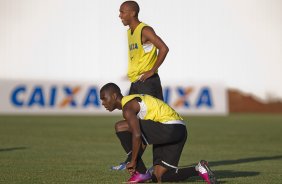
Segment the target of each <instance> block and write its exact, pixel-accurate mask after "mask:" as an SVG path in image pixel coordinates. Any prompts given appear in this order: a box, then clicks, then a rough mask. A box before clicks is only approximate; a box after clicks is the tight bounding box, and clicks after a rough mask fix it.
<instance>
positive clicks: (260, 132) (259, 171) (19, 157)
mask: <svg viewBox="0 0 282 184" xmlns="http://www.w3.org/2000/svg"><path fill="white" fill-rule="evenodd" d="M119 119H120V117H117V116H113V117H100V116H91V117H89V116H87V117H85V116H79V117H77V116H68V117H63V116H14V117H12V116H0V183H3V184H12V183H26V184H33V183H34V184H41V183H46V184H51V183H54V184H55V183H56V184H61V183H66V184H68V183H76V184H77V183H122V182H123V181H126V180H127V179H128V177H129V175H128V173H127V172H125V171H110V170H109V167H110V166H111V165H112V164H117V163H118V162H120V161H123V160H124V158H125V156H124V152H123V150H122V148H121V146H120V144H119V142H118V140H117V138H116V136H115V133H114V122H116V121H117V120H119ZM185 120H186V122H187V124H188V129H189V130H188V131H189V140H188V142H187V143H186V146H185V148H184V151H183V154H182V157H181V161H180V165H190V164H195V163H196V162H198V161H199V160H201V159H206V160H208V161H209V163H210V166H211V168H212V169H213V170H214V171H215V173H216V175H217V177H218V180H219V181H220V183H228V184H229V183H230V184H234V183H238V184H242V183H255V184H258V183H262V184H266V183H271V184H276V183H277V184H278V183H282V115H254V114H233V115H230V116H228V117H210V116H207V117H206V116H204V117H185ZM151 154H152V152H151V147H148V148H147V150H146V152H145V154H144V161H145V163H146V165H148V166H150V165H151ZM185 183H191V184H192V183H204V182H202V180H201V179H200V178H199V177H195V178H191V179H189V180H187V182H185Z"/></svg>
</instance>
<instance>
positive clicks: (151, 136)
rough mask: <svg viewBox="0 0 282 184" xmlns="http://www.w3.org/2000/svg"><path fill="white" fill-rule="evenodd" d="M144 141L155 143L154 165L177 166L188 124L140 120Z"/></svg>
mask: <svg viewBox="0 0 282 184" xmlns="http://www.w3.org/2000/svg"><path fill="white" fill-rule="evenodd" d="M140 128H141V131H142V138H143V142H144V143H146V144H153V165H161V166H164V167H166V168H168V169H171V168H177V167H178V162H179V159H180V156H181V153H182V150H183V147H184V144H185V142H186V139H187V130H186V126H185V125H182V124H163V123H159V122H154V121H151V120H140Z"/></svg>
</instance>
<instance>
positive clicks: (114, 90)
mask: <svg viewBox="0 0 282 184" xmlns="http://www.w3.org/2000/svg"><path fill="white" fill-rule="evenodd" d="M121 96H122V94H121V91H120V88H119V87H118V86H117V85H116V84H115V83H107V84H105V85H104V86H103V87H102V88H101V89H100V99H101V100H102V105H103V106H104V107H105V108H106V109H107V110H108V111H110V112H111V111H113V110H115V109H116V108H117V102H118V99H119V98H120V97H121Z"/></svg>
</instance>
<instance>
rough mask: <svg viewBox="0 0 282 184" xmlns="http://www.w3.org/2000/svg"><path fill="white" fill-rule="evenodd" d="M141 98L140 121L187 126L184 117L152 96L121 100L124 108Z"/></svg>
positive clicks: (130, 96)
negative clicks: (133, 100)
mask: <svg viewBox="0 0 282 184" xmlns="http://www.w3.org/2000/svg"><path fill="white" fill-rule="evenodd" d="M136 97H138V98H140V99H141V100H142V101H141V102H139V105H140V111H139V113H138V114H137V116H138V118H139V119H144V120H153V121H155V122H160V123H167V124H185V123H184V122H183V119H182V117H181V116H180V115H179V114H178V113H177V112H176V111H175V110H174V109H172V108H171V107H170V106H169V105H167V104H166V103H165V102H163V101H161V100H159V99H157V98H155V97H152V96H150V95H140V94H136V95H128V96H124V97H123V98H122V100H121V105H122V108H123V107H124V105H125V104H126V103H127V102H129V101H130V100H132V99H134V98H136Z"/></svg>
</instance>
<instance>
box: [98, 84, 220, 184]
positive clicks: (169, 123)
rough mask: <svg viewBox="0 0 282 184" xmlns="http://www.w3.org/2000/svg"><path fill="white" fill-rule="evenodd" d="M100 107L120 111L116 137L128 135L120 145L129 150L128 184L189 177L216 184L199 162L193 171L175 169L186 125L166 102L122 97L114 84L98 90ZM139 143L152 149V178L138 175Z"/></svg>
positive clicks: (207, 170)
mask: <svg viewBox="0 0 282 184" xmlns="http://www.w3.org/2000/svg"><path fill="white" fill-rule="evenodd" d="M100 99H101V100H102V105H103V106H104V107H105V108H106V109H107V110H108V111H110V112H111V111H113V110H115V109H119V110H122V114H123V117H124V120H122V121H119V122H118V123H116V131H117V134H121V133H128V134H130V135H131V137H123V139H122V140H121V144H122V146H123V148H124V149H125V151H129V150H132V157H131V160H130V162H129V163H128V164H127V165H126V168H127V169H128V171H129V173H130V175H131V177H130V179H129V180H128V182H132V183H133V182H135V183H136V182H137V183H138V182H146V181H147V180H150V179H151V178H152V180H153V182H178V181H183V180H186V179H187V178H189V177H192V176H201V177H202V178H203V179H204V180H205V181H206V182H207V183H209V184H215V183H216V179H215V176H214V174H213V172H212V171H211V170H210V168H209V167H208V165H207V162H206V161H204V160H202V161H200V162H199V164H198V165H197V166H195V167H185V168H178V162H179V159H180V155H181V152H182V149H183V147H184V144H185V142H186V139H187V129H186V125H185V122H184V121H183V119H182V118H181V117H180V116H179V114H178V113H177V112H176V111H175V110H174V109H172V108H171V107H170V106H169V105H167V104H166V103H165V102H163V101H161V100H159V99H157V98H155V97H152V96H150V95H138V94H136V95H129V96H123V95H122V94H121V91H120V88H119V87H118V86H117V85H116V84H114V83H108V84H106V85H104V86H103V87H102V88H101V90H100ZM142 142H144V143H146V144H152V145H153V166H154V168H153V175H152V177H151V174H150V173H149V172H146V173H140V171H139V170H138V168H137V166H138V162H140V161H142V157H141V156H140V155H139V150H140V147H141V145H142Z"/></svg>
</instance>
